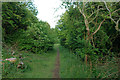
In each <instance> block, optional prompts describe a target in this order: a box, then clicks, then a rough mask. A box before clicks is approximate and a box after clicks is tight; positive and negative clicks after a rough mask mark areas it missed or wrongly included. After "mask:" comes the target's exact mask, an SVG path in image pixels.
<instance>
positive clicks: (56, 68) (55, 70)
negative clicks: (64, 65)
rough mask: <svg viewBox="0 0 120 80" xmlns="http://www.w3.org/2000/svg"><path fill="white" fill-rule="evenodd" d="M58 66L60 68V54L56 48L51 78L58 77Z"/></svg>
mask: <svg viewBox="0 0 120 80" xmlns="http://www.w3.org/2000/svg"><path fill="white" fill-rule="evenodd" d="M59 68H60V56H59V48H58V49H57V56H56V62H55V69H54V71H53V78H60V77H59Z"/></svg>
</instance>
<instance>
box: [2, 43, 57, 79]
mask: <svg viewBox="0 0 120 80" xmlns="http://www.w3.org/2000/svg"><path fill="white" fill-rule="evenodd" d="M57 46H58V45H55V46H54V49H53V50H52V51H49V52H48V53H43V54H32V53H25V52H24V51H23V53H22V54H24V57H25V59H24V64H25V65H28V66H27V67H28V69H26V70H25V71H21V70H20V69H19V70H18V71H16V66H13V68H12V69H11V70H13V71H10V73H8V74H7V76H4V78H52V77H53V70H54V67H55V59H56V55H57ZM18 53H19V52H18ZM6 69H7V68H6Z"/></svg>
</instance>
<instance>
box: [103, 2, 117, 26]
mask: <svg viewBox="0 0 120 80" xmlns="http://www.w3.org/2000/svg"><path fill="white" fill-rule="evenodd" d="M104 4H105V7H106V8H107V10H108V11H109V14H110V18H111V20H112V21H113V22H114V23H115V24H116V22H115V20H114V19H113V18H112V16H111V11H110V10H109V9H108V7H107V4H106V2H105V1H104Z"/></svg>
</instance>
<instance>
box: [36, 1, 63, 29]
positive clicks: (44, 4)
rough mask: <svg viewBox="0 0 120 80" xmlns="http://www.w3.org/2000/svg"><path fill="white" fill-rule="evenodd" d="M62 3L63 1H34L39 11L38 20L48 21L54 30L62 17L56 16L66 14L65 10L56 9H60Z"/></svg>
mask: <svg viewBox="0 0 120 80" xmlns="http://www.w3.org/2000/svg"><path fill="white" fill-rule="evenodd" d="M61 3H62V1H61V0H34V4H35V5H36V7H37V9H38V15H37V18H38V19H39V20H42V21H47V22H48V23H49V24H50V26H51V28H54V27H55V25H56V23H57V21H58V20H59V19H60V17H56V16H59V15H61V14H62V13H64V12H65V9H61V8H60V9H58V10H57V11H56V8H59V6H60V4H61Z"/></svg>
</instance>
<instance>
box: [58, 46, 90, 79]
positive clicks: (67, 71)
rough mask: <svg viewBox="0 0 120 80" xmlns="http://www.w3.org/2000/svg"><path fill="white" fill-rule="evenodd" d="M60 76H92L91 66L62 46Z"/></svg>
mask: <svg viewBox="0 0 120 80" xmlns="http://www.w3.org/2000/svg"><path fill="white" fill-rule="evenodd" d="M59 49H60V64H61V65H60V77H61V78H91V77H92V76H91V73H90V70H89V67H88V66H86V65H85V64H84V63H83V62H82V61H81V60H80V59H77V57H76V56H75V55H74V54H71V53H69V51H68V49H65V48H64V47H62V46H60V47H59Z"/></svg>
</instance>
